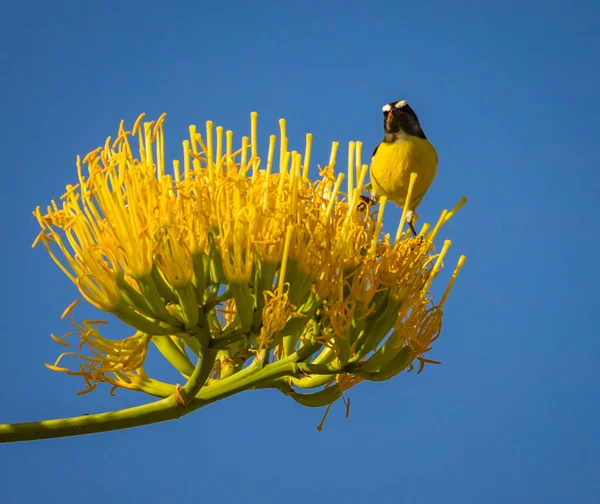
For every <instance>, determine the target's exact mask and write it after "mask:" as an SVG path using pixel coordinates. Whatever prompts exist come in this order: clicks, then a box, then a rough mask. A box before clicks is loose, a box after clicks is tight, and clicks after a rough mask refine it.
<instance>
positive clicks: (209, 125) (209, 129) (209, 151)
mask: <svg viewBox="0 0 600 504" xmlns="http://www.w3.org/2000/svg"><path fill="white" fill-rule="evenodd" d="M217 135H218V131H217ZM206 157H207V160H206V165H207V167H208V178H209V179H210V180H214V178H215V169H214V165H213V163H214V157H213V122H212V121H206Z"/></svg>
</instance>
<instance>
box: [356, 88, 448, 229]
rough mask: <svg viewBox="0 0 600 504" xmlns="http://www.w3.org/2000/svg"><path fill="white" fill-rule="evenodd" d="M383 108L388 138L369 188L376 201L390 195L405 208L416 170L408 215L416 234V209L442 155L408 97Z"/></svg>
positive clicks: (379, 149) (376, 153)
mask: <svg viewBox="0 0 600 504" xmlns="http://www.w3.org/2000/svg"><path fill="white" fill-rule="evenodd" d="M382 111H383V117H384V121H383V128H384V132H385V137H384V139H383V140H382V141H381V142H380V143H379V145H378V146H377V147H375V150H374V151H373V157H372V159H371V183H370V184H369V185H367V187H366V190H367V191H368V192H370V193H371V196H372V197H373V199H374V200H375V201H377V199H379V197H381V196H386V197H387V199H388V201H393V202H394V203H395V204H396V205H398V206H399V207H401V208H403V207H404V203H405V200H406V193H407V192H408V184H409V181H410V174H411V172H414V173H416V174H417V180H416V181H415V186H414V189H413V193H412V196H411V198H410V202H409V208H407V218H406V220H407V222H408V225H409V226H410V229H411V230H412V232H413V234H414V235H415V236H416V234H417V233H416V231H415V228H414V226H413V221H414V220H415V210H416V209H417V206H419V203H421V200H422V199H423V197H424V196H425V193H426V192H427V190H428V189H429V186H430V185H431V183H432V182H433V179H434V178H435V175H436V173H437V164H438V155H437V152H436V151H435V149H434V147H433V145H431V143H430V142H429V140H427V137H426V136H425V133H424V132H423V129H422V128H421V125H420V124H419V119H418V118H417V115H416V114H415V112H414V110H413V109H412V108H410V105H409V104H408V103H407V102H406V101H405V100H401V101H396V102H391V103H388V104H386V105H384V106H383V108H382Z"/></svg>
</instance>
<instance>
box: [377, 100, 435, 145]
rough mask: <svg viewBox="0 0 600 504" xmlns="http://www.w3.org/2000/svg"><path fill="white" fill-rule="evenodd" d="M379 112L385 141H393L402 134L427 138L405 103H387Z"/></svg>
mask: <svg viewBox="0 0 600 504" xmlns="http://www.w3.org/2000/svg"><path fill="white" fill-rule="evenodd" d="M381 110H382V111H383V128H384V130H385V137H386V139H389V140H390V141H395V140H396V139H397V138H398V137H400V136H401V135H402V134H405V135H411V136H416V137H419V138H427V137H426V136H425V133H424V132H423V129H422V128H421V125H420V124H419V119H418V117H417V114H415V111H414V110H413V109H412V108H410V105H409V104H408V103H407V102H406V101H404V100H401V101H396V102H391V103H387V104H386V105H384V106H383V107H382V109H381Z"/></svg>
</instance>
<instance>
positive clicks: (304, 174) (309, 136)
mask: <svg viewBox="0 0 600 504" xmlns="http://www.w3.org/2000/svg"><path fill="white" fill-rule="evenodd" d="M312 138H313V136H312V134H311V133H307V134H306V147H305V148H304V166H303V167H302V178H305V179H307V178H308V171H309V168H310V154H311V152H312Z"/></svg>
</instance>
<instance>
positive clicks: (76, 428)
mask: <svg viewBox="0 0 600 504" xmlns="http://www.w3.org/2000/svg"><path fill="white" fill-rule="evenodd" d="M318 348H319V345H317V344H308V345H305V346H304V347H302V348H300V349H299V350H298V351H297V352H295V353H294V354H292V355H290V356H289V357H286V358H285V359H283V360H281V361H278V362H273V363H271V364H267V365H266V366H264V367H258V366H254V363H253V364H251V365H250V366H249V367H247V368H245V369H242V370H241V371H240V372H238V373H236V374H234V375H232V376H230V377H228V378H224V379H223V380H220V381H218V382H216V383H214V384H212V385H210V386H205V387H203V388H201V389H200V392H198V393H197V394H196V396H195V397H194V398H193V399H192V400H191V401H190V402H189V403H188V404H187V405H186V406H182V405H181V404H180V402H178V395H179V394H180V392H179V391H178V392H176V393H175V394H173V395H172V396H170V397H167V398H166V399H161V400H159V401H156V402H153V403H150V404H145V405H143V406H136V407H133V408H127V409H123V410H118V411H113V412H109V413H98V414H96V415H86V416H78V417H71V418H61V419H57V420H44V421H41V422H28V423H18V424H4V425H0V443H9V442H15V441H32V440H37V439H51V438H58V437H67V436H80V435H82V434H94V433H98V432H109V431H113V430H119V429H128V428H131V427H140V426H142V425H149V424H154V423H158V422H164V421H166V420H174V419H176V418H180V417H182V416H184V415H187V414H188V413H191V412H192V411H194V410H197V409H199V408H202V407H204V406H206V405H208V404H210V403H212V402H215V401H218V400H220V399H224V398H225V397H229V396H231V395H234V394H237V393H238V392H242V391H244V390H248V389H251V388H255V387H259V386H260V384H261V383H263V382H265V381H268V380H273V379H275V378H279V377H282V376H290V375H294V374H296V373H298V365H297V364H296V363H297V362H298V361H302V360H304V359H307V358H309V357H310V356H311V355H312V354H313V353H314V352H315V351H316V350H317V349H318ZM209 352H210V351H209ZM208 360H210V359H208ZM202 367H204V366H202V365H200V368H202ZM201 375H202V373H201V372H199V374H198V376H201ZM196 386H197V385H196Z"/></svg>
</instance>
